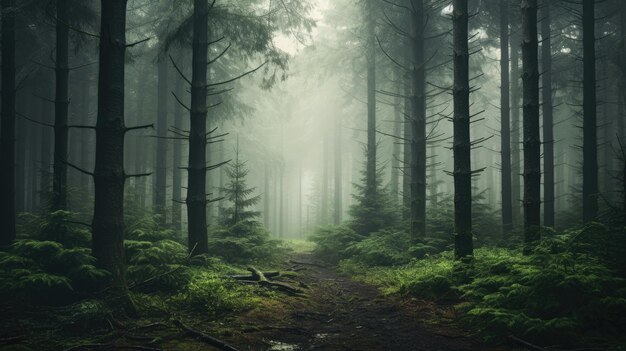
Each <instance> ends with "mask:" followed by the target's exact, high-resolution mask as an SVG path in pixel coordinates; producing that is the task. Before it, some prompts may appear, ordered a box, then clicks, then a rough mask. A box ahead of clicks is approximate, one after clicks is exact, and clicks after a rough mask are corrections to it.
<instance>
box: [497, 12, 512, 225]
mask: <svg viewBox="0 0 626 351" xmlns="http://www.w3.org/2000/svg"><path fill="white" fill-rule="evenodd" d="M509 88H510V81H509V9H508V3H507V2H506V1H500V157H501V166H502V172H501V181H502V232H503V234H505V233H508V232H509V231H510V230H511V229H512V228H513V208H512V205H513V204H512V193H511V134H510V133H511V121H510V117H511V108H510V104H509Z"/></svg>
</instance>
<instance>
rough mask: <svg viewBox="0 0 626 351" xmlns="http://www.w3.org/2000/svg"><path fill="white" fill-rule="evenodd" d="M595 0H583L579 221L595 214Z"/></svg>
mask: <svg viewBox="0 0 626 351" xmlns="http://www.w3.org/2000/svg"><path fill="white" fill-rule="evenodd" d="M594 16H595V0H583V222H584V223H587V222H590V221H593V220H594V219H595V218H596V217H597V216H598V159H597V156H598V140H597V135H596V128H597V123H596V49H595V44H596V43H595V17H594Z"/></svg>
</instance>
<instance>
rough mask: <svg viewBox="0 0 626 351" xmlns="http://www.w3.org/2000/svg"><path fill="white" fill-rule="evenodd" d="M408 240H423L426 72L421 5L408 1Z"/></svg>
mask: <svg viewBox="0 0 626 351" xmlns="http://www.w3.org/2000/svg"><path fill="white" fill-rule="evenodd" d="M411 8H412V21H411V53H412V55H411V59H412V63H413V66H412V71H411V87H412V89H411V98H410V99H411V123H410V125H411V131H412V133H411V134H412V135H411V137H412V138H411V161H410V167H411V239H412V240H413V241H414V242H416V241H417V240H418V239H420V238H423V237H425V236H426V96H425V95H426V89H425V85H426V70H425V68H424V63H425V62H424V25H425V23H424V2H423V0H411Z"/></svg>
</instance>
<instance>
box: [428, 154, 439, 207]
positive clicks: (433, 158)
mask: <svg viewBox="0 0 626 351" xmlns="http://www.w3.org/2000/svg"><path fill="white" fill-rule="evenodd" d="M435 152H436V149H435V146H434V145H431V146H430V162H431V163H430V185H429V187H430V206H432V208H437V207H438V206H439V191H438V183H437V155H436V154H435Z"/></svg>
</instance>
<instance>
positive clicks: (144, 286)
mask: <svg viewBox="0 0 626 351" xmlns="http://www.w3.org/2000/svg"><path fill="white" fill-rule="evenodd" d="M125 247H126V257H127V262H128V266H127V269H126V272H127V276H128V280H129V283H130V285H131V286H133V285H137V284H141V285H140V286H138V289H139V291H150V292H154V291H161V292H167V291H177V290H178V289H180V288H181V287H183V286H185V285H186V284H187V283H188V282H189V279H190V273H189V260H188V254H187V248H186V247H185V246H184V245H182V244H179V243H177V242H175V241H172V240H161V241H157V242H154V243H151V242H145V241H144V242H142V241H127V242H126V243H125Z"/></svg>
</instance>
